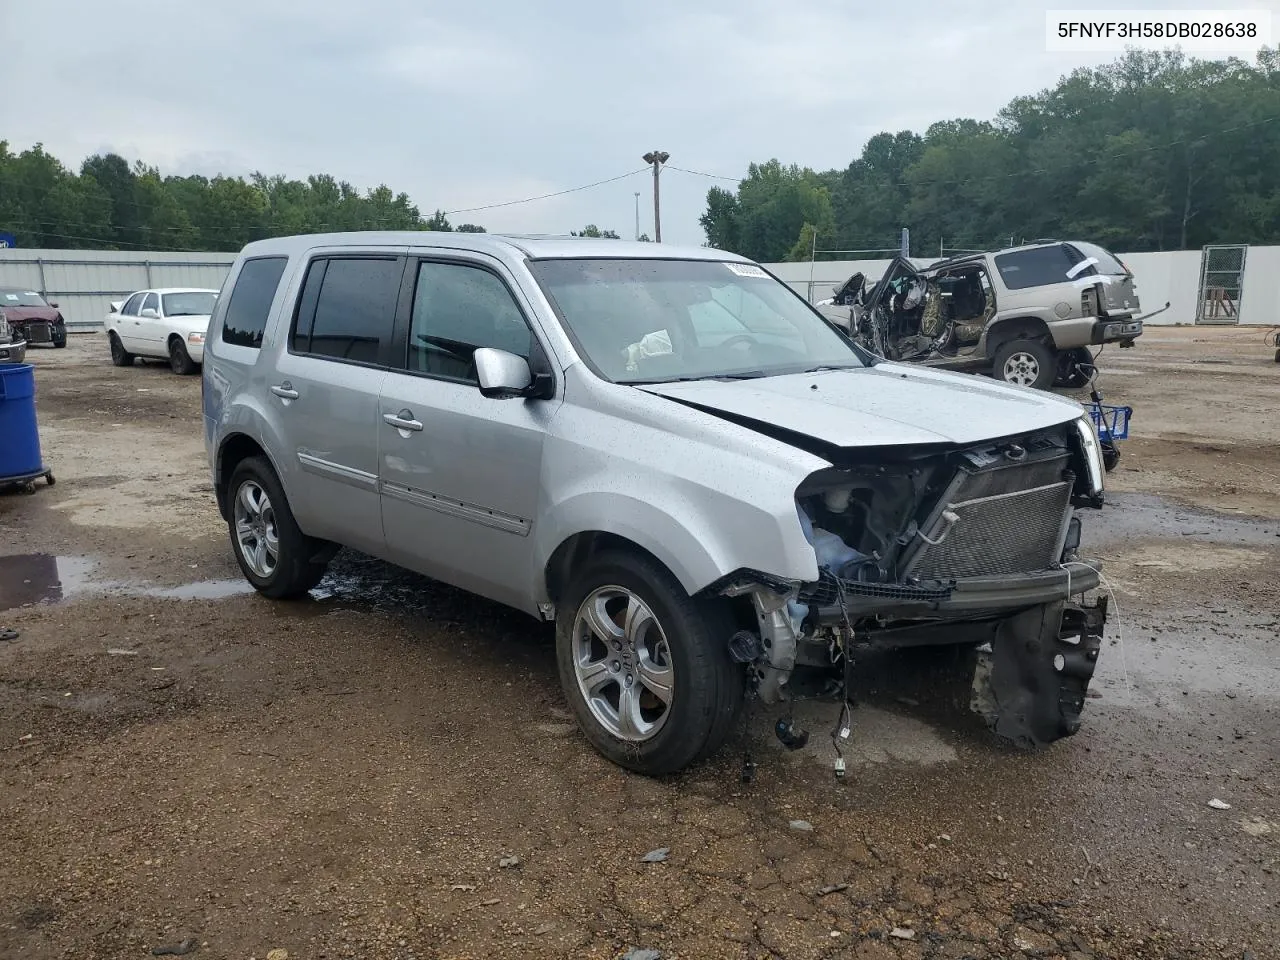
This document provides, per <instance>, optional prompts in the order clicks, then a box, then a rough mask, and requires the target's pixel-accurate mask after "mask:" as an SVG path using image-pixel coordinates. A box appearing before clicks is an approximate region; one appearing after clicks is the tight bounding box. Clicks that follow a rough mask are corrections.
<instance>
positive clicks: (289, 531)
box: [227, 457, 333, 600]
mask: <svg viewBox="0 0 1280 960" xmlns="http://www.w3.org/2000/svg"><path fill="white" fill-rule="evenodd" d="M246 484H254V485H256V486H257V487H258V488H259V489H261V490H262V491H264V492H265V493H266V495H267V498H268V500H269V502H270V510H271V515H272V520H273V522H274V527H275V532H276V537H277V544H278V547H277V550H278V553H277V559H276V564H275V568H274V569H273V570H272V571H271V572H270V573H269V574H268V575H267V576H261V575H259V574H258V573H255V572H254V570H253V569H252V568H251V567H250V566H249V563H248V561H247V560H246V559H245V556H244V552H243V551H244V547H243V545H242V544H241V542H240V538H239V537H238V536H237V535H236V507H235V505H236V498H237V497H239V496H240V494H241V489H242V488H243V487H245V485H246ZM227 517H228V519H227V528H228V530H229V531H230V534H231V549H232V552H233V553H235V556H236V562H237V563H238V564H239V565H240V571H241V573H243V574H244V577H245V579H246V580H248V581H249V582H250V583H251V584H253V586H254V589H256V590H257V591H258V592H259V593H261V594H262V595H263V596H265V597H270V598H271V599H273V600H285V599H288V598H291V597H299V596H302V595H304V594H305V593H306V592H307V591H308V590H310V589H311V588H312V587H314V586H315V585H316V584H317V583H319V582H320V578H321V577H323V576H324V571H325V568H326V567H327V566H328V565H329V560H330V559H331V558H332V556H333V550H332V549H331V548H332V545H331V544H328V543H326V542H325V541H322V540H317V539H315V538H314V537H308V536H307V535H306V534H305V533H303V532H302V530H301V529H299V527H298V523H297V521H296V520H294V519H293V511H292V510H290V509H289V501H288V499H287V498H286V497H285V495H284V488H283V487H282V486H281V485H280V480H279V478H278V477H277V476H276V472H275V470H274V469H273V468H272V466H271V464H270V462H269V461H268V460H267V458H266V457H248V458H246V459H244V460H241V461H240V463H239V464H237V465H236V468H235V470H233V471H232V473H231V482H230V483H229V484H228V485H227Z"/></svg>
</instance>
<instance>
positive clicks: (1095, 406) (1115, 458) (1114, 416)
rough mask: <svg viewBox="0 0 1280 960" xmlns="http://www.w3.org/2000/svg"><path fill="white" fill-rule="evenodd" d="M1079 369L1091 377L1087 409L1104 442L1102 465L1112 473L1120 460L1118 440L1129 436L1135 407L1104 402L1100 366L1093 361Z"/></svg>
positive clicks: (1078, 368) (1080, 365) (1085, 405)
mask: <svg viewBox="0 0 1280 960" xmlns="http://www.w3.org/2000/svg"><path fill="white" fill-rule="evenodd" d="M1076 368H1077V370H1079V371H1080V373H1082V374H1083V375H1084V376H1086V377H1088V378H1089V387H1090V389H1089V400H1090V402H1089V403H1086V404H1084V408H1085V410H1087V411H1089V416H1090V417H1091V418H1093V425H1094V427H1095V428H1096V429H1097V431H1098V440H1099V441H1100V442H1101V443H1102V465H1103V466H1104V467H1106V468H1107V472H1108V473H1110V472H1111V471H1112V470H1114V469H1115V468H1116V464H1118V463H1119V462H1120V448H1119V447H1117V446H1116V442H1117V441H1118V440H1127V439H1128V437H1129V418H1130V417H1132V416H1133V407H1117V406H1114V405H1112V404H1107V403H1103V402H1102V394H1101V393H1099V392H1098V380H1097V376H1098V368H1097V367H1095V366H1094V365H1093V364H1092V363H1089V364H1083V363H1081V364H1077V365H1076Z"/></svg>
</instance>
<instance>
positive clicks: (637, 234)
mask: <svg viewBox="0 0 1280 960" xmlns="http://www.w3.org/2000/svg"><path fill="white" fill-rule="evenodd" d="M636 239H637V240H639V239H640V191H639V190H637V191H636ZM1010 246H1012V244H1010Z"/></svg>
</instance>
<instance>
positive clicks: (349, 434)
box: [268, 250, 405, 554]
mask: <svg viewBox="0 0 1280 960" xmlns="http://www.w3.org/2000/svg"><path fill="white" fill-rule="evenodd" d="M404 266H405V258H404V257H403V256H402V255H401V254H400V252H399V251H396V250H374V251H368V252H357V253H352V252H347V251H342V252H333V253H322V254H317V255H315V256H314V257H313V258H312V259H311V261H310V262H309V263H308V264H307V267H306V273H305V276H304V277H303V281H302V286H301V291H300V293H299V295H298V299H297V302H296V304H295V305H294V308H293V311H292V318H291V321H290V324H289V332H288V341H287V343H286V347H285V349H284V350H282V351H281V352H280V354H279V360H278V362H277V365H276V369H275V371H274V372H273V373H272V375H271V382H270V383H269V384H268V389H269V391H270V402H271V403H274V404H277V405H279V407H280V410H279V421H280V424H281V432H282V434H283V437H284V440H285V446H286V448H287V455H289V456H291V457H292V458H293V460H294V462H293V463H292V464H291V467H294V468H296V469H295V470H294V484H293V487H292V489H290V491H289V503H290V506H291V507H292V509H293V512H294V514H295V516H296V517H297V519H298V522H299V524H300V525H301V526H302V528H303V529H304V530H306V531H307V532H308V533H310V534H311V535H313V536H317V537H323V538H325V539H328V540H333V541H336V542H338V543H342V544H346V545H348V546H352V547H356V548H358V549H361V550H365V551H367V552H369V553H378V554H380V553H382V551H383V546H384V539H383V536H382V508H381V505H380V503H379V500H378V442H379V439H380V437H381V435H382V432H383V431H382V430H381V429H380V424H381V420H380V418H379V416H378V397H379V391H380V389H381V386H382V381H383V379H384V378H385V377H386V367H387V362H388V356H389V352H390V348H391V338H392V331H393V328H394V325H395V308H396V297H397V296H398V294H399V290H400V280H401V275H402V274H403V272H404Z"/></svg>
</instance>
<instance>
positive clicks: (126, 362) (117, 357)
mask: <svg viewBox="0 0 1280 960" xmlns="http://www.w3.org/2000/svg"><path fill="white" fill-rule="evenodd" d="M107 343H108V345H109V346H110V347H111V362H112V364H113V365H115V366H117V367H132V366H133V354H132V353H130V352H129V351H128V350H126V349H125V348H124V344H123V343H121V342H120V337H119V335H118V334H117V333H116V332H115V331H114V330H112V331H111V332H110V333H108V334H107Z"/></svg>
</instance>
